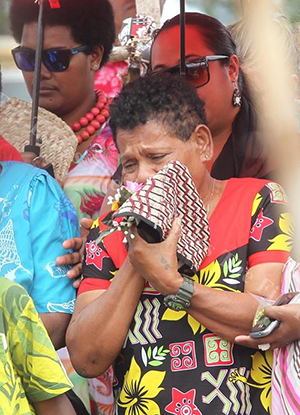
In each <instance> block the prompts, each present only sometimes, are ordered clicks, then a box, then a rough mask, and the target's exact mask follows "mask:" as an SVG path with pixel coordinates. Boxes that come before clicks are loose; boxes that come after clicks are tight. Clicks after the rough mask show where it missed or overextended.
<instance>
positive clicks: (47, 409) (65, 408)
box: [33, 394, 76, 415]
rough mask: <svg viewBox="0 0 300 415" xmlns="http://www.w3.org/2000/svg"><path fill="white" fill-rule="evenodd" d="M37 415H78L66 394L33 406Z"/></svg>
mask: <svg viewBox="0 0 300 415" xmlns="http://www.w3.org/2000/svg"><path fill="white" fill-rule="evenodd" d="M33 406H34V409H35V411H36V413H37V415H76V412H75V410H74V408H73V406H72V404H71V402H70V401H69V399H68V398H67V396H66V395H65V394H63V395H59V396H56V397H55V398H51V399H47V400H46V401H41V402H36V403H34V404H33Z"/></svg>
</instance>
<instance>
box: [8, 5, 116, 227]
mask: <svg viewBox="0 0 300 415" xmlns="http://www.w3.org/2000/svg"><path fill="white" fill-rule="evenodd" d="M60 6H61V7H60V8H58V9H51V8H50V6H49V4H48V2H44V25H45V31H44V44H43V53H42V68H41V84H40V90H39V96H40V98H39V105H40V106H41V107H42V108H45V109H46V110H48V111H50V112H52V113H54V114H55V115H57V116H58V117H60V118H61V119H62V120H63V121H65V122H66V123H67V124H68V125H69V126H70V127H71V128H72V130H73V131H74V133H75V134H76V136H77V139H78V146H77V151H76V158H75V159H74V161H73V164H72V166H71V169H70V171H69V174H68V177H67V179H66V181H65V183H64V190H65V192H66V194H67V196H68V197H69V199H70V200H71V202H72V203H73V204H74V206H75V208H76V210H77V213H78V216H79V219H80V218H82V217H95V216H97V212H98V211H99V209H100V206H101V203H102V200H103V197H104V195H105V193H106V190H107V187H108V185H109V183H110V180H111V176H112V174H113V173H114V171H115V170H116V167H117V164H118V155H117V151H116V148H115V145H114V142H113V139H112V136H111V132H110V129H109V128H108V127H107V124H106V121H107V118H108V106H109V100H108V99H107V98H106V97H105V95H104V93H103V92H102V91H100V90H98V91H95V90H94V75H95V72H96V71H97V70H98V69H99V68H100V67H102V66H103V65H104V64H105V63H106V62H107V60H108V56H109V53H110V51H111V49H112V46H113V43H114V40H115V29H114V16H113V11H112V7H111V5H110V3H109V1H108V0H85V1H81V0H60ZM38 11H39V5H38V3H37V2H34V1H33V0H12V1H11V8H10V21H11V30H12V35H13V36H14V38H15V40H16V41H17V42H18V43H19V45H20V46H18V47H17V48H15V49H13V51H12V54H13V57H14V60H15V63H16V65H17V67H18V68H19V69H20V70H21V71H22V73H23V76H24V80H25V82H26V86H27V89H28V91H29V94H30V95H32V92H33V73H34V72H33V71H34V57H35V49H36V38H37V19H38ZM66 151H68V149H67V148H66Z"/></svg>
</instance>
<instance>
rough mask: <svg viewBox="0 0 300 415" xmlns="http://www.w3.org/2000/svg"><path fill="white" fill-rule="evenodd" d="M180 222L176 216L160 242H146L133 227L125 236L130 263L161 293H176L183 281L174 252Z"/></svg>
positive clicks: (179, 230)
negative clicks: (165, 236)
mask: <svg viewBox="0 0 300 415" xmlns="http://www.w3.org/2000/svg"><path fill="white" fill-rule="evenodd" d="M180 223H181V221H180V219H179V218H176V219H175V220H174V221H173V226H172V229H171V230H170V232H169V235H168V236H167V238H166V239H165V240H164V241H163V242H160V243H156V244H149V243H147V242H146V241H145V240H144V239H143V238H142V237H141V236H140V235H139V234H138V231H137V229H136V228H135V227H133V228H132V229H131V230H130V232H129V235H128V238H127V239H128V244H129V252H128V257H129V261H130V263H131V264H132V265H133V267H134V268H135V269H136V270H137V271H138V272H139V273H140V275H141V276H142V277H143V278H144V279H145V280H147V281H148V282H149V283H150V284H151V286H152V287H153V288H154V289H155V290H157V291H158V292H160V293H161V294H163V295H168V294H175V293H177V291H178V290H179V288H180V287H181V285H182V283H183V279H182V276H181V275H180V274H179V272H178V270H177V268H178V261H177V254H176V253H177V242H178V239H179V237H180V232H181V226H180ZM132 236H134V238H132Z"/></svg>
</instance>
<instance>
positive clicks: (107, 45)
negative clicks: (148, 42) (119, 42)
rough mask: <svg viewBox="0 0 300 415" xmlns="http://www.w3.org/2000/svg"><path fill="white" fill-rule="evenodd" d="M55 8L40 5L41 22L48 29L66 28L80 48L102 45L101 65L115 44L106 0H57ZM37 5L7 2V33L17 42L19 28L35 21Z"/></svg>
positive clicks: (14, 0) (29, 1) (30, 0)
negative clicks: (8, 7) (8, 31)
mask: <svg viewBox="0 0 300 415" xmlns="http://www.w3.org/2000/svg"><path fill="white" fill-rule="evenodd" d="M60 5H61V7H60V8H59V9H51V8H50V5H49V2H48V1H45V2H44V22H45V24H46V25H49V26H56V25H62V26H68V27H70V29H71V33H72V36H73V38H74V40H75V41H76V42H78V43H79V44H81V45H89V46H90V48H91V49H92V48H93V47H95V46H103V48H104V54H103V59H102V62H101V66H103V65H104V64H105V63H106V62H107V60H108V57H109V54H110V52H111V49H112V47H113V44H114V41H115V23H114V14H113V9H112V6H111V4H110V2H109V0H60ZM38 13H39V5H38V4H37V3H35V2H34V0H11V3H10V27H11V33H12V35H13V37H14V38H15V40H16V41H17V42H18V43H21V38H22V32H23V27H24V25H25V24H27V23H31V22H34V21H37V20H38Z"/></svg>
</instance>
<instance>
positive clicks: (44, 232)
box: [0, 139, 79, 349]
mask: <svg viewBox="0 0 300 415" xmlns="http://www.w3.org/2000/svg"><path fill="white" fill-rule="evenodd" d="M2 144H3V145H1V146H0V160H1V162H0V247H1V250H0V273H1V276H2V277H5V278H7V279H10V280H12V281H15V282H18V283H19V284H21V285H22V286H23V287H24V288H25V289H26V290H27V292H28V293H29V294H30V295H31V297H32V298H33V301H34V303H35V306H36V308H37V310H38V312H39V313H40V317H41V319H42V321H43V323H44V324H45V327H46V329H47V331H48V333H49V336H50V338H51V340H52V342H53V344H54V346H55V348H56V349H59V348H60V347H62V346H63V345H64V343H65V332H66V328H67V325H68V323H69V320H70V316H71V314H72V313H73V309H74V303H75V299H76V291H75V289H74V287H73V286H72V283H71V281H70V280H69V279H68V278H67V275H66V274H67V271H68V270H69V268H70V267H68V266H58V265H57V264H56V263H55V259H56V257H57V256H58V255H64V254H66V253H67V252H69V253H70V252H71V251H67V250H66V249H64V248H63V246H62V244H63V241H64V240H65V239H66V237H67V238H68V237H77V236H79V229H78V220H77V216H76V212H75V209H74V207H73V205H72V204H71V203H70V201H69V200H68V198H67V197H66V196H65V194H64V193H63V191H62V190H61V188H60V186H59V185H58V184H57V182H56V181H55V180H54V179H53V178H52V177H51V176H50V175H49V174H48V173H47V172H46V171H44V170H41V169H37V168H36V167H33V166H31V165H29V164H27V163H24V162H19V161H18V160H19V159H20V154H19V153H18V152H17V150H16V149H15V148H14V147H13V146H11V145H10V144H9V143H7V142H6V140H4V139H2ZM8 149H9V151H7V150H8ZM7 159H8V160H10V161H6V160H7ZM3 160H5V161H3ZM15 160H17V161H15Z"/></svg>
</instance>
